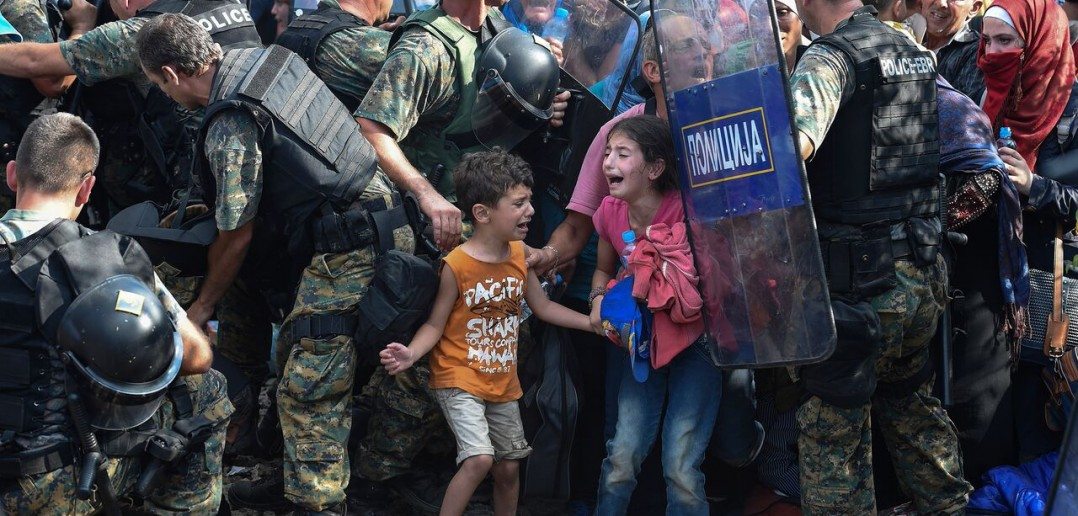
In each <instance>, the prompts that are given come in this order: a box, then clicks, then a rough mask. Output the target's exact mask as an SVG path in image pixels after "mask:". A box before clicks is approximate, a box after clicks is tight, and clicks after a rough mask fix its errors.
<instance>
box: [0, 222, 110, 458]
mask: <svg viewBox="0 0 1078 516" xmlns="http://www.w3.org/2000/svg"><path fill="white" fill-rule="evenodd" d="M88 233H89V231H88V230H86V229H85V228H83V227H82V226H80V225H79V224H77V223H75V222H73V221H69V220H62V221H56V222H53V223H50V224H49V225H48V226H46V227H44V228H42V229H41V230H40V231H38V232H37V233H34V234H33V235H31V236H29V237H27V238H24V239H22V240H19V241H17V242H12V243H10V244H7V245H3V244H2V243H0V292H2V293H3V295H0V313H3V314H4V316H3V317H0V432H3V433H8V432H12V433H13V434H14V436H13V437H14V441H15V445H14V447H13V446H12V444H11V443H5V446H4V447H3V448H0V450H4V451H0V457H3V456H4V455H8V454H9V453H10V452H19V451H24V450H27V449H30V450H32V449H33V448H34V447H35V444H42V443H46V442H47V443H55V442H57V441H62V440H66V439H67V434H66V433H65V432H66V431H67V430H68V413H67V410H66V407H67V402H66V397H65V395H66V391H65V381H64V379H65V378H66V376H65V372H64V366H63V363H62V362H60V355H59V352H58V351H57V347H56V346H54V345H53V344H51V343H50V342H49V341H48V340H47V339H46V338H45V335H44V334H43V333H42V332H41V329H40V326H39V325H38V322H37V317H36V311H35V302H36V299H35V298H36V296H35V289H36V287H37V279H38V272H39V271H40V270H41V265H42V263H43V262H44V261H45V259H46V258H48V257H49V255H50V254H52V252H53V251H55V250H56V249H57V248H58V247H60V246H61V245H63V244H66V243H68V242H71V241H74V240H77V239H79V238H81V237H83V236H85V235H87V234H88Z"/></svg>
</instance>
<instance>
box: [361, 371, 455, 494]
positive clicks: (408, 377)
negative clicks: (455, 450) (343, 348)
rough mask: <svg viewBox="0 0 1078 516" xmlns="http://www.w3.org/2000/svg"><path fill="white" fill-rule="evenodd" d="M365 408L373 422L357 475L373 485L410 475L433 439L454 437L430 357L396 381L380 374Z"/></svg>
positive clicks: (366, 390) (364, 397)
mask: <svg viewBox="0 0 1078 516" xmlns="http://www.w3.org/2000/svg"><path fill="white" fill-rule="evenodd" d="M360 403H361V404H362V405H364V406H365V407H366V408H367V409H368V410H369V412H370V414H371V417H370V421H369V422H368V424H367V434H366V436H364V438H363V440H362V441H360V444H359V451H358V452H357V453H356V464H355V472H356V473H357V474H359V475H360V476H362V477H363V478H366V479H367V480H374V481H379V482H381V481H385V480H388V479H391V478H394V477H397V476H400V475H402V474H404V473H406V472H407V471H408V470H410V469H411V468H412V463H413V461H414V460H415V458H416V456H417V455H419V452H420V451H422V450H423V448H424V447H426V445H427V443H428V441H430V440H431V438H432V436H434V435H435V434H437V433H439V432H444V433H446V434H448V433H449V428H448V427H447V426H446V424H445V419H443V417H442V410H441V408H439V407H438V403H437V402H436V401H435V400H434V394H433V392H432V391H431V389H430V365H429V363H428V361H427V359H426V358H423V359H421V360H420V361H419V362H416V364H415V365H414V366H412V367H411V368H410V369H408V370H407V371H404V372H402V373H399V374H397V375H395V376H390V375H389V374H387V373H386V371H385V369H382V368H379V369H378V370H376V371H375V372H374V375H373V376H371V379H370V381H369V382H368V383H367V386H366V387H364V388H363V393H362V394H361V396H360Z"/></svg>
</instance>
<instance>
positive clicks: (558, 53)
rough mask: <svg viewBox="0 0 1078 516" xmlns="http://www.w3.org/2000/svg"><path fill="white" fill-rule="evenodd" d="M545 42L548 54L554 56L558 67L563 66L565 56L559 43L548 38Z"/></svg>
mask: <svg viewBox="0 0 1078 516" xmlns="http://www.w3.org/2000/svg"><path fill="white" fill-rule="evenodd" d="M546 42H547V44H548V45H550V53H551V54H554V59H555V60H557V61H558V66H559V67H560V66H562V65H563V64H565V54H564V53H562V46H561V42H560V41H558V40H554V39H550V38H547V39H546Z"/></svg>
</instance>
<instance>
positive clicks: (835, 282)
mask: <svg viewBox="0 0 1078 516" xmlns="http://www.w3.org/2000/svg"><path fill="white" fill-rule="evenodd" d="M884 238H885V239H886V240H890V246H889V248H890V251H891V260H893V261H894V260H908V259H911V258H912V257H913V249H911V248H910V242H909V239H905V238H903V239H899V240H895V239H891V238H890V237H884ZM881 247H882V242H880V241H878V240H877V241H867V240H857V241H849V242H847V241H832V240H821V241H820V253H821V254H822V255H823V262H824V270H826V271H827V281H828V283H829V285H830V287H831V290H832V291H834V292H850V291H851V290H852V289H853V283H854V280H853V274H854V271H858V270H862V264H864V265H868V264H871V263H872V262H874V261H876V260H877V259H878V257H877V256H870V255H869V254H870V253H871V250H873V249H880V248H881ZM884 249H886V247H884Z"/></svg>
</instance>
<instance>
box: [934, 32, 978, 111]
mask: <svg viewBox="0 0 1078 516" xmlns="http://www.w3.org/2000/svg"><path fill="white" fill-rule="evenodd" d="M980 33H981V17H980V16H978V17H976V18H973V19H972V20H970V22H969V23H968V24H966V26H965V27H963V28H962V29H961V30H959V31H958V34H955V37H954V39H952V40H951V42H950V43H947V44H946V45H944V46H943V48H941V49H939V50H938V51H937V52H936V57H937V58H938V61H939V62H938V64H937V66H936V69H937V70H938V71H939V74H940V75H942V76H943V78H944V79H947V82H949V83H951V85H952V86H954V87H955V89H956V90H958V91H961V92H962V93H965V94H966V96H968V97H969V98H971V99H973V101H974V102H976V103H977V104H978V105H979V104H980V103H981V98H982V97H984V89H985V87H984V74H982V73H981V69H980V68H977V45H978V40H979V39H980Z"/></svg>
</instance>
